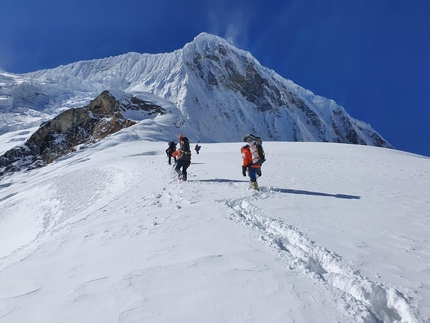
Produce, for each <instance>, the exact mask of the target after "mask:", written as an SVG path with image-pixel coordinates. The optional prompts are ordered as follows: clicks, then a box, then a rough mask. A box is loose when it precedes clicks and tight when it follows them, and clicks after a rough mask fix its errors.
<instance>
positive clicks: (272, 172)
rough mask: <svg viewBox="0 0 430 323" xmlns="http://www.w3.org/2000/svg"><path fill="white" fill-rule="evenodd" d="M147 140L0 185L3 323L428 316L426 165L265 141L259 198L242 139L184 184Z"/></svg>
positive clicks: (195, 164)
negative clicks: (245, 168) (244, 165)
mask: <svg viewBox="0 0 430 323" xmlns="http://www.w3.org/2000/svg"><path fill="white" fill-rule="evenodd" d="M154 130H155V129H154ZM154 132H155V131H154ZM154 132H153V131H152V130H151V129H150V130H149V131H147V130H146V128H145V127H144V126H143V125H142V124H138V125H137V126H135V127H132V128H128V129H126V130H123V131H121V132H119V133H117V134H115V135H113V136H111V137H109V138H108V139H106V140H105V141H103V142H100V143H99V144H96V145H94V146H92V147H90V148H88V149H86V150H81V151H79V152H78V153H75V154H72V155H69V156H68V157H66V158H62V159H60V160H58V161H56V162H55V163H53V164H51V165H49V166H47V167H45V168H42V169H38V170H34V171H31V172H22V173H15V174H12V175H9V176H7V177H6V178H5V179H4V180H3V181H2V182H1V183H0V223H1V225H0V245H1V246H2V248H1V249H0V252H1V255H0V258H1V262H0V299H1V302H0V321H1V322H8V323H14V322H30V321H31V322H44V323H46V322H58V321H59V320H61V321H62V322H86V321H96V322H123V323H124V322H138V321H146V322H172V321H175V322H220V321H229V322H231V321H234V322H250V321H259V322H320V321H323V322H345V323H346V322H403V323H405V322H428V320H429V319H430V307H429V304H430V292H429V291H430V286H429V281H428V273H429V270H430V268H429V263H430V244H429V239H428V237H429V236H430V234H429V233H430V232H429V231H430V229H429V226H428V223H429V218H428V210H429V207H430V200H429V196H430V194H429V193H430V192H429V187H428V181H429V176H430V161H429V159H428V158H423V157H421V156H417V155H412V154H406V153H402V152H398V151H394V150H389V149H382V148H375V147H365V146H354V145H342V144H330V143H286V142H265V149H266V154H267V159H268V160H267V162H266V163H265V164H264V166H263V176H262V177H261V178H259V183H260V186H261V191H260V192H254V191H251V190H249V189H248V188H247V186H248V183H247V179H246V178H244V177H242V175H241V169H240V165H241V156H240V146H241V143H240V142H238V143H212V144H209V143H202V150H201V153H200V154H199V155H196V154H193V157H192V165H191V167H190V175H189V179H190V180H189V182H185V183H180V182H177V180H176V177H175V175H174V172H173V170H172V168H171V166H168V165H167V163H166V156H165V153H164V150H165V148H166V147H167V143H166V142H154V141H152V142H150V141H148V140H147V139H149V138H151V136H152V134H153V133H154ZM145 138H146V139H145ZM10 139H11V138H10ZM65 313H67V315H65Z"/></svg>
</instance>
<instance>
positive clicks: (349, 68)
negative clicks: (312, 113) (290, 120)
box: [0, 0, 430, 156]
mask: <svg viewBox="0 0 430 323" xmlns="http://www.w3.org/2000/svg"><path fill="white" fill-rule="evenodd" d="M429 16H430V1H428V0H413V1H407V0H385V1H384V0H356V1H353V0H352V1H351V0H332V1H326V0H294V1H290V0H282V1H281V0H280V1H278V0H276V1H267V0H266V1H262V0H248V1H228V0H217V1H213V0H212V1H206V0H182V1H180V0H157V1H146V0H122V1H112V0H103V1H101V0H85V1H81V0H75V1H67V0H66V1H58V0H56V1H53V0H38V1H34V0H4V1H2V5H1V9H0V68H1V69H2V70H5V71H8V72H12V73H24V72H31V71H35V70H40V69H46V68H53V67H57V66H59V65H64V64H68V63H72V62H76V61H80V60H87V59H96V58H105V57H109V56H116V55H120V54H124V53H127V52H138V53H154V54H155V53H164V52H172V51H174V50H176V49H179V48H182V47H183V46H184V45H185V43H188V42H190V41H192V40H193V38H194V37H195V36H197V35H198V34H199V33H201V32H209V33H212V34H215V35H218V36H221V37H223V38H225V39H227V40H229V41H231V42H232V43H234V45H236V46H237V47H239V48H241V49H244V50H247V51H249V52H250V53H251V54H252V55H253V56H254V57H256V58H257V59H258V60H259V61H260V63H261V64H262V65H264V66H266V67H268V68H271V69H273V70H275V71H276V72H277V73H278V74H280V75H281V76H283V77H284V78H287V79H291V80H292V81H294V82H295V83H296V84H298V85H301V86H303V87H304V88H306V89H309V90H311V91H312V92H314V93H315V94H317V95H321V96H324V97H326V98H330V99H333V100H335V101H336V102H337V103H338V104H340V105H342V106H343V107H344V108H345V109H346V111H347V112H348V113H349V114H350V115H351V116H352V117H354V118H357V119H359V120H362V121H365V122H367V123H370V124H371V125H372V127H373V128H374V129H375V130H376V131H378V132H379V133H380V134H381V135H382V136H383V137H384V138H385V139H386V140H388V141H389V142H390V143H391V144H392V145H393V146H394V147H395V148H396V149H399V150H404V151H408V152H413V153H418V154H422V155H426V156H430V127H429V126H428V123H429V120H428V119H429V117H430V106H429V103H428V102H429V101H428V96H429V93H430V81H429V76H430V19H429V18H428V17H429Z"/></svg>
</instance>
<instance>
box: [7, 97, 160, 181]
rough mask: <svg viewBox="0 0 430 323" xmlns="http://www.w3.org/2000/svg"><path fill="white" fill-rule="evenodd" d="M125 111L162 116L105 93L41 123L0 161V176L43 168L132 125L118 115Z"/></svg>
mask: <svg viewBox="0 0 430 323" xmlns="http://www.w3.org/2000/svg"><path fill="white" fill-rule="evenodd" d="M127 110H140V111H143V112H144V113H146V114H147V115H151V114H164V113H165V110H164V109H163V108H161V107H160V106H158V105H155V104H152V103H150V102H148V101H143V100H140V99H138V98H135V97H128V98H127V99H126V100H124V101H122V102H120V101H118V100H116V99H115V97H114V96H112V95H110V94H109V92H108V91H104V92H102V93H101V94H100V95H99V96H98V97H97V98H96V99H94V100H92V101H90V104H89V105H88V106H85V107H82V108H75V109H69V110H66V111H65V112H63V113H61V114H59V115H58V116H56V117H55V118H54V119H52V120H50V121H47V122H45V123H43V124H42V125H41V126H40V128H39V129H38V130H37V131H36V132H35V133H33V135H32V136H31V137H30V138H29V139H28V140H27V141H26V142H25V144H24V145H22V146H19V147H15V148H13V149H11V150H9V151H7V152H6V153H5V154H4V155H3V156H1V157H0V175H4V174H5V173H7V172H11V171H17V170H22V169H33V168H36V167H42V166H45V165H47V164H49V163H52V162H53V161H54V160H55V159H57V158H59V157H62V156H64V155H66V154H69V153H71V152H73V151H75V150H76V149H77V147H78V146H79V145H83V144H86V145H87V144H91V143H95V142H97V141H99V140H101V139H103V138H105V137H106V136H108V135H110V134H113V133H115V132H118V131H120V130H121V129H124V128H126V127H130V126H132V125H134V124H135V122H134V121H132V120H129V119H126V118H124V117H123V115H122V113H121V112H122V111H127Z"/></svg>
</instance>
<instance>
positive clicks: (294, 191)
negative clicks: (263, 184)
mask: <svg viewBox="0 0 430 323" xmlns="http://www.w3.org/2000/svg"><path fill="white" fill-rule="evenodd" d="M270 190H271V191H274V192H279V193H286V194H303V195H314V196H326V197H335V198H339V199H349V200H359V199H360V198H361V197H360V196H356V195H346V194H328V193H321V192H310V191H301V190H292V189H285V188H271V189H270Z"/></svg>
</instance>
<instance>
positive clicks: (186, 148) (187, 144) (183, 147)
mask: <svg viewBox="0 0 430 323" xmlns="http://www.w3.org/2000/svg"><path fill="white" fill-rule="evenodd" d="M181 150H182V151H186V152H191V150H190V141H189V140H188V138H187V137H182V140H181Z"/></svg>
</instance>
